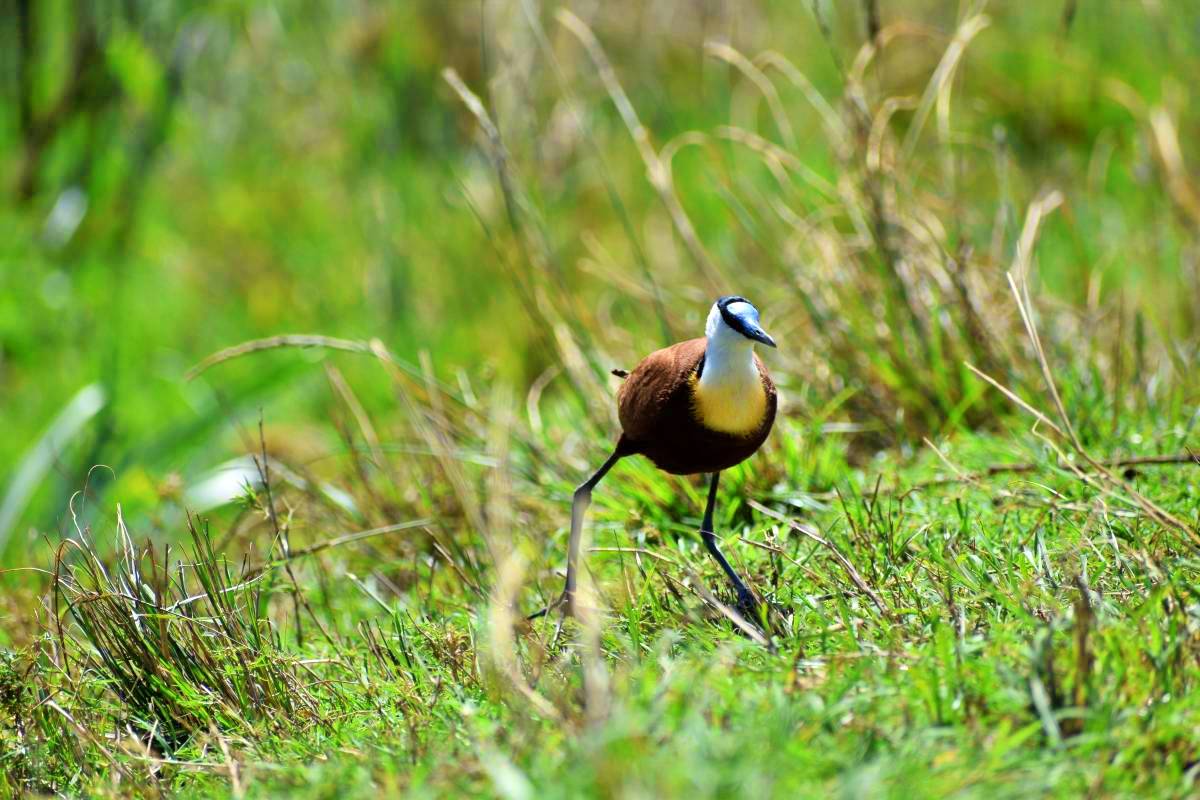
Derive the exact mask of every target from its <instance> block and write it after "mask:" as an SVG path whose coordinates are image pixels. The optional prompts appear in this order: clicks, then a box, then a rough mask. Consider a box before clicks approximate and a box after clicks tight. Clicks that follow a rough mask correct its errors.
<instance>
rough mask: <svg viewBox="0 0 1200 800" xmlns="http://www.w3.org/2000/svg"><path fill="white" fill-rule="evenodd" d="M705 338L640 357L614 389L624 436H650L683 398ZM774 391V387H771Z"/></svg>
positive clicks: (689, 340) (639, 437) (633, 437)
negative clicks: (618, 387) (619, 385)
mask: <svg viewBox="0 0 1200 800" xmlns="http://www.w3.org/2000/svg"><path fill="white" fill-rule="evenodd" d="M706 344H707V341H706V340H705V339H704V338H703V337H701V338H699V339H688V340H687V341H686V342H680V343H679V344H673V345H671V346H670V347H666V348H663V349H662V350H655V351H654V352H653V353H651V354H650V355H648V356H646V357H645V358H644V359H642V361H641V363H639V364H638V365H637V366H636V367H634V368H633V372H631V373H629V377H628V378H627V379H626V380H625V382H624V383H622V384H621V388H620V390H618V392H617V414H618V416H619V417H620V419H621V428H622V429H623V430H624V432H625V437H626V438H627V439H632V440H634V441H638V440H644V439H653V438H654V434H655V432H656V431H658V430H661V426H662V422H663V418H664V415H670V414H672V413H675V412H676V411H677V409H678V404H679V402H680V401H681V399H684V400H686V392H687V389H688V377H689V376H690V375H691V374H692V372H694V371H695V370H696V366H697V365H698V364H699V363H700V359H701V358H703V357H704V348H705V346H706ZM771 392H772V393H773V392H774V387H771Z"/></svg>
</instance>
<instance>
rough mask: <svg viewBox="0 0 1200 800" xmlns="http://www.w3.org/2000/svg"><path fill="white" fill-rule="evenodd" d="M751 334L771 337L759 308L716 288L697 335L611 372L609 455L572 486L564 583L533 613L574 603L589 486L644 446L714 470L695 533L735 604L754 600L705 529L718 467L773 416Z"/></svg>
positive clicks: (672, 465) (747, 450)
mask: <svg viewBox="0 0 1200 800" xmlns="http://www.w3.org/2000/svg"><path fill="white" fill-rule="evenodd" d="M755 342H761V343H763V344H765V345H767V346H768V347H775V340H774V339H772V338H771V337H770V336H768V335H767V332H766V331H764V330H763V329H762V326H761V325H759V318H758V309H756V308H755V307H754V306H753V305H751V304H750V302H749V301H748V300H746V298H744V297H738V296H736V295H731V296H728V297H721V298H719V299H718V300H717V302H715V303H714V304H713V307H712V310H711V311H710V312H709V314H708V323H707V325H706V326H705V335H704V336H703V337H701V338H698V339H689V340H687V341H685V342H679V343H678V344H674V345H671V346H670V347H667V348H664V349H662V350H656V351H655V352H653V353H651V354H650V355H648V356H646V358H644V359H643V360H642V362H641V363H640V364H638V365H637V366H636V367H635V368H634V370H633V372H631V373H629V374H628V376H625V375H624V373H620V372H618V373H617V374H618V375H620V376H622V377H625V378H626V380H625V383H623V384H622V385H621V389H620V391H619V392H618V393H617V410H618V416H619V418H620V420H621V429H622V430H621V436H620V438H619V439H617V446H616V448H615V449H614V450H613V453H612V455H611V456H609V457H608V460H607V461H605V462H604V463H603V464H602V465H601V466H600V469H598V470H596V472H595V474H594V475H592V477H590V478H588V479H587V480H586V481H584V482H583V483H582V484H580V485H579V488H577V489H576V490H575V496H574V500H573V502H572V503H571V537H570V539H569V540H568V543H567V581H566V587H565V588H564V589H563V593H562V595H561V596H560V597H559V598H558V599H557V600H556V601H554V602H553V603H551V604H550V605H549V606H547V607H546V608H544V609H542V610H541V611H538V612H537V613H535V614H533V615H532V616H531V617H530V618H531V619H532V618H534V617H539V616H542V615H543V614H546V613H547V612H548V611H550V610H552V609H555V608H559V609H562V610H563V611H564V613H571V612H572V611H573V607H574V601H575V589H576V578H577V567H578V564H577V562H578V559H579V541H580V535H581V534H582V532H583V517H584V513H585V512H586V511H587V507H588V505H590V504H591V501H592V490H593V489H595V488H596V484H598V483H600V481H601V480H602V479H603V478H604V476H605V475H606V474H608V471H609V470H610V469H612V468H613V465H614V464H616V463H617V462H618V461H619V460H621V459H622V458H624V457H625V456H632V455H643V456H646V457H647V458H649V459H650V460H651V461H652V462H654V464H655V465H656V466H657V467H658V468H659V469H661V470H663V471H665V472H669V473H671V474H673V475H694V474H696V473H703V472H708V473H711V474H712V478H711V479H710V483H709V486H708V503H707V505H706V506H705V508H704V521H703V523H702V524H701V526H700V536H701V538H703V540H704V546H705V547H706V548H707V549H708V552H709V553H710V554H712V557H713V558H715V559H716V560H717V563H718V564H720V565H721V569H722V570H724V572H725V575H726V576H727V577H728V578H729V582H730V583H731V584H733V588H734V591H735V592H736V593H737V598H738V606H739V607H740V608H741V609H742V610H743V611H746V610H753V609H754V608H755V607H756V605H757V604H756V603H755V600H754V596H753V595H752V594H751V593H750V590H749V589H747V588H746V584H745V583H744V582H743V581H742V579H741V578H740V577H738V574H737V573H736V572H735V571H734V569H733V567H732V566H730V564H729V562H728V561H726V560H725V556H724V555H723V554H722V553H721V550H720V548H719V547H718V546H717V537H716V534H715V533H714V532H713V529H712V528H713V525H712V518H713V506H714V505H715V504H716V499H717V478H718V477H719V476H720V474H721V470H723V469H728V468H729V467H732V466H734V465H736V464H740V463H741V462H742V461H745V460H746V459H747V458H749V457H750V456H751V455H753V454H754V452H755V451H757V450H758V448H759V447H761V446H762V443H763V442H764V441H765V440H766V438H767V434H768V433H770V431H771V425H772V424H773V423H774V422H775V407H776V403H777V400H778V397H777V394H776V391H775V384H774V382H772V380H771V376H770V374H768V372H767V368H766V366H765V365H764V364H763V362H762V360H761V359H759V357H758V355H757V354H756V353H755V352H754V343H755Z"/></svg>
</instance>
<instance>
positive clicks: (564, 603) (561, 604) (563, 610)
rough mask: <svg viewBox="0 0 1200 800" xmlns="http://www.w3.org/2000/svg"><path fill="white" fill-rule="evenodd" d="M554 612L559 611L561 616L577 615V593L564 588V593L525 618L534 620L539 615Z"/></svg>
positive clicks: (543, 615) (544, 615)
mask: <svg viewBox="0 0 1200 800" xmlns="http://www.w3.org/2000/svg"><path fill="white" fill-rule="evenodd" d="M552 613H557V614H558V615H559V616H560V617H573V616H575V593H574V592H572V591H567V590H564V591H563V593H562V594H560V595H559V596H558V597H557V598H556V599H555V600H553V601H551V603H550V604H549V605H547V606H546V607H545V608H543V609H540V610H538V611H535V612H533V613H532V614H530V615H529V616H528V617H526V618H525V619H527V620H534V619H538V618H539V617H546V616H550V615H551V614H552Z"/></svg>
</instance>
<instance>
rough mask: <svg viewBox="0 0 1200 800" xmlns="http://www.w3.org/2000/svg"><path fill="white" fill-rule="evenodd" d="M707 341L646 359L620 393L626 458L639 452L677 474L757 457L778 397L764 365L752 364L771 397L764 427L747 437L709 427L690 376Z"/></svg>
mask: <svg viewBox="0 0 1200 800" xmlns="http://www.w3.org/2000/svg"><path fill="white" fill-rule="evenodd" d="M706 345H707V340H706V339H704V338H699V339H689V340H687V341H685V342H680V343H678V344H674V345H671V346H670V347H667V348H664V349H662V350H656V351H654V352H653V353H651V354H650V355H648V356H646V357H645V358H644V359H642V361H641V363H639V364H638V365H637V367H635V368H634V370H633V372H631V373H630V375H629V377H628V378H627V379H626V380H625V382H624V383H623V384H622V385H621V388H620V390H619V391H618V392H617V413H618V416H619V417H620V420H621V428H622V429H623V434H622V436H621V441H620V443H619V444H618V451H619V452H621V454H622V455H633V454H635V453H641V454H643V455H645V456H647V457H649V458H650V460H652V461H653V462H654V463H655V464H657V465H658V466H659V467H660V468H661V469H663V470H666V471H667V472H672V473H676V474H682V475H686V474H692V473H697V472H717V471H719V470H722V469H726V468H728V467H731V466H733V465H734V464H737V463H739V462H741V461H743V460H745V459H746V458H748V457H749V456H750V455H752V454H753V453H754V451H756V450H757V449H758V448H759V447H760V446H762V443H763V441H765V440H766V438H767V434H768V433H769V432H770V430H771V425H772V424H773V423H774V421H775V410H776V405H777V403H778V396H777V393H776V390H775V383H774V382H773V381H772V380H771V376H770V375H769V374H768V373H767V368H766V365H764V364H763V363H762V360H761V359H759V357H758V355H757V354H755V356H754V362H755V364H756V365H757V366H758V373H759V375H760V377H761V378H762V381H763V388H764V389H765V390H766V393H767V408H766V414H765V416H764V419H763V424H762V425H761V426H760V428H759V430H757V431H755V432H754V433H752V434H750V435H749V436H735V435H731V434H727V433H721V432H719V431H714V430H711V429H708V428H705V427H704V426H703V425H701V424H700V422H699V421H698V420H697V419H696V416H695V414H694V413H693V410H692V384H691V381H690V377H691V375H692V373H694V372H696V370H697V369H698V368H699V367H700V364H701V361H702V359H703V358H704V350H705V347H706Z"/></svg>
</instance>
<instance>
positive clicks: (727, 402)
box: [691, 373, 767, 436]
mask: <svg viewBox="0 0 1200 800" xmlns="http://www.w3.org/2000/svg"><path fill="white" fill-rule="evenodd" d="M755 377H756V379H755V380H753V381H737V382H728V383H718V384H716V385H713V386H704V385H702V384H701V383H700V381H699V380H698V379H697V377H696V375H695V374H694V373H693V374H692V377H691V384H692V412H693V413H694V414H695V415H696V419H697V420H698V421H699V422H700V424H702V425H703V426H704V427H706V428H711V429H712V430H715V431H720V432H722V433H732V434H735V435H743V436H745V435H749V434H751V433H754V432H755V431H757V430H758V429H759V427H760V426H761V425H762V423H763V418H764V417H766V414H767V391H766V389H764V388H763V385H762V380H761V379H757V376H755Z"/></svg>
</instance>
